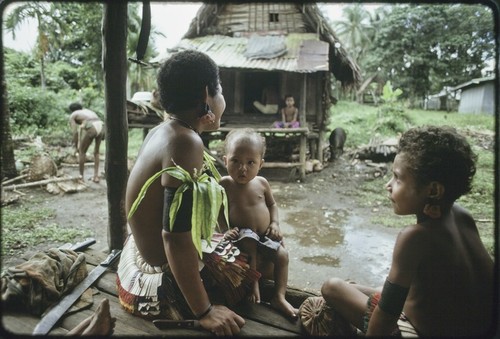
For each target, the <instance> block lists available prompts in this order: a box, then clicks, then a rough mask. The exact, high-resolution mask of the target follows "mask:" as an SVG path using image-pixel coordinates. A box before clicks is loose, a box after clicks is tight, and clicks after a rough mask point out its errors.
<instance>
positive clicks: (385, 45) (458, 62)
mask: <svg viewBox="0 0 500 339" xmlns="http://www.w3.org/2000/svg"><path fill="white" fill-rule="evenodd" d="M369 53H370V54H371V58H370V60H369V62H368V63H367V64H366V65H365V66H366V68H367V69H369V70H371V71H372V72H374V71H376V70H380V74H383V77H385V79H387V80H392V82H393V83H394V84H396V85H397V86H398V87H401V88H402V89H403V90H404V94H403V95H404V96H406V97H407V98H423V97H424V96H425V95H426V94H429V93H435V92H439V91H440V90H441V89H442V88H443V87H444V86H456V85H457V84H460V83H462V82H465V81H469V80H470V79H473V78H477V77H481V76H482V73H481V71H482V70H483V69H484V68H485V66H486V64H485V62H486V61H487V60H488V59H492V58H493V57H494V53H495V36H494V31H493V16H492V11H491V9H490V8H489V7H487V6H485V5H466V4H453V5H449V4H440V5H435V4H425V5H398V6H394V7H393V8H392V10H391V11H390V12H389V13H388V14H387V16H385V17H384V19H383V20H382V21H381V22H380V24H379V26H378V33H377V36H376V39H375V41H374V43H373V47H372V49H371V50H370V52H369Z"/></svg>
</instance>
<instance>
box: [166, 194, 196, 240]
mask: <svg viewBox="0 0 500 339" xmlns="http://www.w3.org/2000/svg"><path fill="white" fill-rule="evenodd" d="M176 191H177V188H172V187H165V192H164V203H163V230H165V232H169V233H170V232H172V233H174V232H175V233H178V232H187V231H190V230H191V227H192V225H191V216H192V215H193V190H191V189H188V190H187V191H185V192H184V193H183V194H182V202H181V205H180V206H179V210H178V211H177V215H176V217H175V220H174V225H173V227H172V231H170V207H171V206H172V201H173V200H174V195H175V192H176Z"/></svg>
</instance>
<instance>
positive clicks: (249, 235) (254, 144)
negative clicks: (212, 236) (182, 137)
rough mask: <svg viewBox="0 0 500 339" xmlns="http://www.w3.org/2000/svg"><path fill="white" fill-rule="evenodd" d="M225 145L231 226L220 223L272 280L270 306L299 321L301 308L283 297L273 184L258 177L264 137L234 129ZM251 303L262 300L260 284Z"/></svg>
mask: <svg viewBox="0 0 500 339" xmlns="http://www.w3.org/2000/svg"><path fill="white" fill-rule="evenodd" d="M224 147H225V155H224V163H225V166H226V169H227V172H228V174H229V175H228V176H224V177H222V178H221V180H220V185H221V186H223V187H224V189H225V191H226V194H227V198H228V205H229V223H230V225H225V220H221V221H220V226H221V228H222V229H223V230H227V231H226V233H225V235H224V237H225V238H226V239H229V240H232V241H234V242H236V243H238V244H239V247H240V249H241V250H242V252H244V253H246V254H247V255H248V256H249V263H250V267H251V268H253V269H256V270H257V271H259V272H260V273H261V274H262V277H264V278H267V279H274V283H275V295H274V296H273V297H272V299H271V301H270V302H271V306H272V307H273V308H275V309H277V310H278V311H279V312H281V313H283V314H284V315H286V316H288V317H291V318H296V317H297V314H298V309H296V308H294V307H293V306H292V305H290V304H289V303H288V301H286V299H285V292H286V288H287V282H288V252H287V250H286V249H285V247H284V246H283V235H282V233H281V230H280V227H279V221H278V205H277V204H276V201H275V200H274V197H273V194H272V191H271V187H270V185H269V182H268V181H267V180H266V179H265V178H264V177H261V176H258V175H257V174H258V173H259V170H260V169H261V167H262V164H263V163H264V153H265V149H266V144H265V139H264V138H263V137H262V136H261V135H260V134H258V133H257V132H255V131H254V130H253V129H251V128H242V129H234V130H232V131H231V132H230V133H229V134H228V135H227V137H226V140H225V145H224ZM221 219H224V218H221ZM272 266H274V268H272ZM248 299H249V301H251V302H254V303H259V302H260V290H259V284H258V281H256V282H255V284H254V286H253V289H252V291H251V292H250V296H249V298H248Z"/></svg>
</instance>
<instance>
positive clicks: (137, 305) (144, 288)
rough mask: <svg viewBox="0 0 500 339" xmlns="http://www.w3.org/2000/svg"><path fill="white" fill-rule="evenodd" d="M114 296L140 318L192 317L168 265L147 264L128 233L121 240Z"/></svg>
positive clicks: (180, 318)
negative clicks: (126, 236)
mask: <svg viewBox="0 0 500 339" xmlns="http://www.w3.org/2000/svg"><path fill="white" fill-rule="evenodd" d="M116 282H117V286H118V299H119V300H120V304H121V305H122V306H123V307H124V308H125V310H127V311H128V312H130V313H132V314H134V315H138V316H140V317H144V318H160V317H161V318H163V319H172V320H182V319H185V318H191V319H192V318H193V314H192V313H191V310H190V308H189V306H188V305H187V303H186V300H185V299H184V296H183V295H182V293H181V291H180V289H179V287H178V286H177V283H176V282H175V279H174V277H173V275H172V272H171V271H170V267H169V266H168V265H167V264H165V265H163V266H161V267H159V266H151V265H149V264H147V263H146V262H145V261H144V259H143V258H142V257H141V255H140V253H139V250H138V249H137V247H136V245H135V241H134V237H133V236H132V235H130V236H129V237H128V239H127V241H126V242H125V245H124V248H123V251H122V254H121V257H120V263H119V264H118V271H117V278H116Z"/></svg>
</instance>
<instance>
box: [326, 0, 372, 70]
mask: <svg viewBox="0 0 500 339" xmlns="http://www.w3.org/2000/svg"><path fill="white" fill-rule="evenodd" d="M342 12H343V16H344V18H345V19H344V20H339V21H336V22H334V27H335V32H336V33H337V34H338V35H339V38H340V39H341V40H342V41H343V42H344V43H345V44H346V46H347V48H348V49H349V51H350V53H351V55H352V56H353V58H354V59H355V60H356V62H357V63H358V64H359V63H360V61H361V60H362V59H363V56H364V54H365V52H366V51H367V49H368V48H369V47H370V45H371V43H372V41H373V40H372V38H373V36H374V28H373V26H372V25H371V21H370V19H371V16H370V13H369V12H368V11H367V10H366V9H365V8H364V7H363V6H362V5H360V4H355V5H352V6H346V7H344V8H343V9H342Z"/></svg>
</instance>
